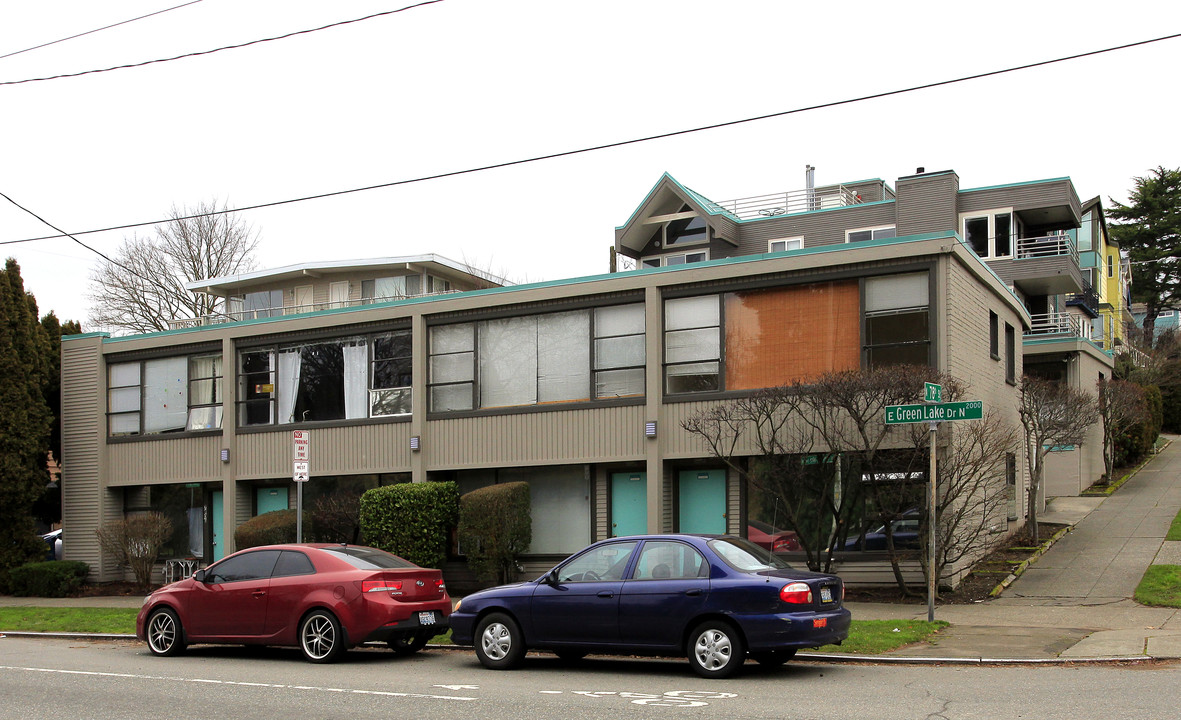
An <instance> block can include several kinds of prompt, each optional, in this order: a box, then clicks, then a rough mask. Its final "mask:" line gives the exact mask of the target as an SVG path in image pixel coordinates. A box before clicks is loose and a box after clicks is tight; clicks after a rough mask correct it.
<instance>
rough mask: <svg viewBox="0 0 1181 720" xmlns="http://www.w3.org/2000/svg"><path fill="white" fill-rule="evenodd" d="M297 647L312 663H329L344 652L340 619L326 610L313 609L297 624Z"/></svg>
mask: <svg viewBox="0 0 1181 720" xmlns="http://www.w3.org/2000/svg"><path fill="white" fill-rule="evenodd" d="M299 649H300V650H302V651H303V656H304V657H305V658H307V659H308V660H309V661H311V662H314V663H330V662H335V661H336V660H338V659H340V656H341V654H343V653H344V650H345V647H344V634H343V633H341V631H340V621H338V620H337V619H336V616H335V615H333V614H332V613H330V612H328V611H327V610H313V611H311V612H310V613H308V614H307V617H305V618H304V619H303V622H301V623H300V624H299Z"/></svg>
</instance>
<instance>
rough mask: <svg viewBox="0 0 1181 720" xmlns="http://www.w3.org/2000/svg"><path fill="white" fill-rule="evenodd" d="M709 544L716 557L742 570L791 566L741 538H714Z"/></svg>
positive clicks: (776, 568)
mask: <svg viewBox="0 0 1181 720" xmlns="http://www.w3.org/2000/svg"><path fill="white" fill-rule="evenodd" d="M709 546H710V548H712V549H713V551H714V552H716V553H717V554H718V557H720V558H721V559H722V560H724V561H726V564H727V565H729V566H730V567H732V568H734V569H735V570H740V571H742V572H757V571H759V570H784V569H787V568H790V567H791V566H790V565H788V564H787V563H786V562H784V561H783V560H781V559H780V558H779V557H777V556H776V555H773V554H772V553H771V552H770V551H769V550H767V549H766V548H763V547H760V546H758V545H755V544H754V543H752V542H750V541H749V540H744V539H743V538H731V537H727V538H715V539H713V540H710V541H709Z"/></svg>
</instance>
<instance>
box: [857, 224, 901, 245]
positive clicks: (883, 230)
mask: <svg viewBox="0 0 1181 720" xmlns="http://www.w3.org/2000/svg"><path fill="white" fill-rule="evenodd" d="M892 237H898V233H897V231H896V230H895V229H894V226H893V225H882V226H879V227H867V228H856V229H854V230H846V231H845V242H847V243H854V242H865V241H866V240H886V239H888V238H892Z"/></svg>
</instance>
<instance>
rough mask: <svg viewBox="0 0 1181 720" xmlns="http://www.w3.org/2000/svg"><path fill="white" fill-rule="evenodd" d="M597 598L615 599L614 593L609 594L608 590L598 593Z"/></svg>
mask: <svg viewBox="0 0 1181 720" xmlns="http://www.w3.org/2000/svg"><path fill="white" fill-rule="evenodd" d="M599 597H601V598H613V597H615V593H613V592H611V591H610V590H602V591H600V592H599Z"/></svg>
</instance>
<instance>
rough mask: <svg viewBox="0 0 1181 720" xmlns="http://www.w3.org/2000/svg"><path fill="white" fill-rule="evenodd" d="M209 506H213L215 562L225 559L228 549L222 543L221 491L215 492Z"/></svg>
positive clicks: (212, 535)
mask: <svg viewBox="0 0 1181 720" xmlns="http://www.w3.org/2000/svg"><path fill="white" fill-rule="evenodd" d="M209 504H210V505H212V506H213V512H212V513H210V514H211V515H212V516H213V533H212V534H211V537H212V538H213V560H214V562H216V561H218V560H221V559H222V558H223V557H225V554H226V548H225V543H223V542H222V541H221V522H222V517H221V490H214V491H213V495H212V496H211V497H210V499H209Z"/></svg>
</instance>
